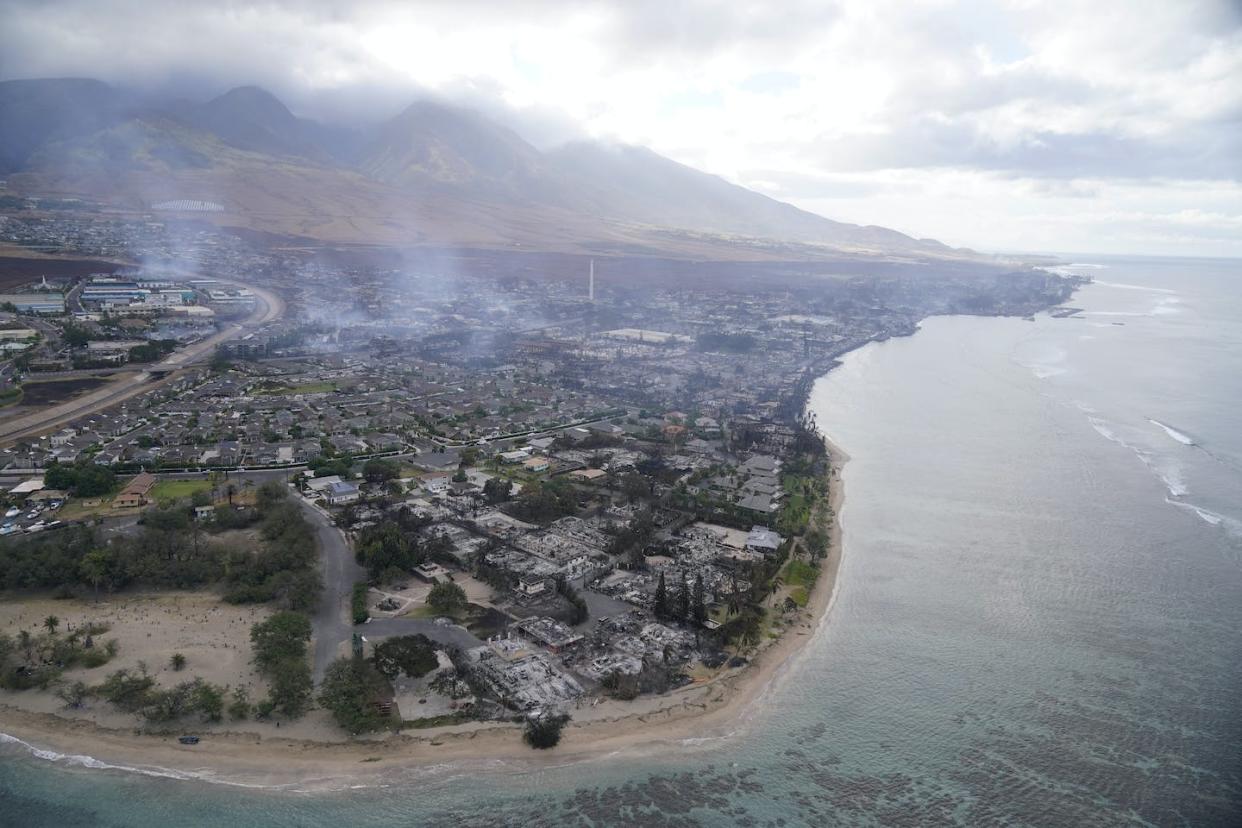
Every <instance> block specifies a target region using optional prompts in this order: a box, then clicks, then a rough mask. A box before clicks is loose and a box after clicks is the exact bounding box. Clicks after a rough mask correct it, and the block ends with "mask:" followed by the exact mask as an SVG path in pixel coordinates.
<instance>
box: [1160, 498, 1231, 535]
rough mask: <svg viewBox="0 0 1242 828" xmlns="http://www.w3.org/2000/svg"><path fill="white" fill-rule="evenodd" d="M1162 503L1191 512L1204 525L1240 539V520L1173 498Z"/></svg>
mask: <svg viewBox="0 0 1242 828" xmlns="http://www.w3.org/2000/svg"><path fill="white" fill-rule="evenodd" d="M1164 502H1165V503H1169V504H1171V505H1173V506H1176V507H1177V508H1179V509H1185V510H1186V511H1188V512H1193V513H1194V514H1195V515H1197V516H1198V517H1199V519H1200V520H1202V521H1203V522H1204V523H1206V524H1208V525H1210V526H1220V527H1221V528H1223V529H1224V530H1225V531H1226V532H1228V533H1229V534H1230V535H1232V536H1234V537H1235V538H1242V520H1237V519H1236V518H1231V517H1226V516H1225V515H1222V514H1220V513H1219V512H1213V511H1212V510H1211V509H1205V508H1203V507H1202V506H1196V505H1195V504H1193V503H1187V502H1186V501H1184V500H1176V499H1174V498H1168V497H1166V498H1165V499H1164Z"/></svg>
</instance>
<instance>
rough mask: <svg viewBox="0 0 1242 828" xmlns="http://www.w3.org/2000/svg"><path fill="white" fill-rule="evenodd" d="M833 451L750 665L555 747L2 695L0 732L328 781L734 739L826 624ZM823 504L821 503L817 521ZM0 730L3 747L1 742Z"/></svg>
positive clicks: (158, 763) (835, 544)
mask: <svg viewBox="0 0 1242 828" xmlns="http://www.w3.org/2000/svg"><path fill="white" fill-rule="evenodd" d="M825 444H826V445H827V448H828V453H829V458H830V472H829V481H828V482H829V485H828V498H827V502H826V503H825V504H823V506H826V507H827V509H828V510H830V512H831V523H830V526H829V531H828V554H827V556H826V557H825V558H824V559H823V560H822V561H821V563H820V574H819V577H818V578H817V579H816V582H815V585H814V587H813V588H812V590H811V593H810V596H809V600H808V602H807V607H806V609H805V610H804V611H803V613H802V615H801V616H800V617H799V618H798V620H797V621H796V622H795V623H794V624H793V625H791V626H790V627H788V628H786V629H785V630H784V631H783V632H782V634H781V635H780V637H779V638H777V639H775V640H771V641H770V643H768V644H766V645H764V646H761V648H760V649H759V650H758V652H756V653H755V654H754V655H753V656H752V657H751V660H750V662H749V663H748V664H747V665H745V666H743V667H740V668H737V669H735V670H732V671H730V672H728V673H725V674H723V675H721V676H718V677H716V678H714V679H712V680H710V681H708V682H705V683H703V684H698V685H690V686H688V687H685V688H682V689H680V690H677V691H674V692H672V693H668V694H664V695H661V696H653V697H648V698H639V699H637V700H634V701H630V702H621V701H607V702H602V703H600V704H599V705H597V706H594V707H591V708H585V709H581V710H575V711H573V717H574V718H573V722H572V723H571V725H570V726H569V727H568V728H567V729H566V731H565V737H564V740H563V741H562V743H561V745H560V746H558V747H557V748H555V749H553V750H550V751H533V750H531V749H530V748H529V747H528V746H526V745H525V743H524V742H523V741H522V731H521V728H518V727H516V726H513V725H504V724H496V723H491V722H477V723H471V724H467V725H461V726H457V727H454V728H445V729H440V730H436V731H426V732H421V733H420V732H418V731H405V732H402V733H400V734H396V735H392V734H385V735H380V736H377V737H374V738H362V739H357V740H352V741H336V742H333V741H316V740H308V739H297V738H280V737H273V736H272V735H271V734H270V732H268V733H262V734H261V733H256V732H249V731H246V730H245V724H244V723H242V724H241V725H240V726H239V728H238V729H234V730H227V731H212V732H210V733H209V734H208V735H207V738H205V739H204V740H203V743H202V744H201V745H199V746H196V747H185V746H182V745H179V744H178V743H177V740H176V738H175V736H174V735H172V734H171V733H170V734H167V735H154V734H144V733H140V732H138V731H137V729H134V728H108V727H104V726H102V725H99V724H96V723H95V722H92V721H90V720H88V719H81V718H69V717H65V716H59V715H56V714H54V713H44V712H35V711H31V710H26V709H21V708H18V707H14V706H12V705H9V704H3V703H0V734H5V735H7V736H8V737H10V739H11V740H18V741H20V742H22V743H24V744H25V745H26V747H27V749H28V750H30V752H31V753H33V754H34V755H36V756H39V757H40V758H44V759H48V760H52V761H61V762H64V763H67V764H73V765H81V766H88V767H94V768H104V769H109V768H111V769H119V770H125V771H130V772H138V773H146V774H150V775H158V776H167V777H172V778H183V779H199V780H203V781H208V782H216V783H222V784H234V785H240V786H245V787H255V788H276V789H282V788H283V789H293V790H334V789H341V788H344V787H348V786H349V785H350V784H366V781H367V780H368V779H371V780H374V779H376V778H378V777H379V776H381V775H383V774H385V773H388V772H392V771H396V770H400V769H420V770H424V771H429V772H430V771H431V770H432V769H440V770H443V769H444V768H446V767H453V768H456V769H467V768H471V767H474V766H479V767H480V768H482V769H486V768H487V767H489V766H491V767H494V766H496V764H497V763H501V764H505V765H509V764H510V763H511V766H512V767H514V769H524V770H537V769H539V768H545V767H550V766H558V765H564V764H568V763H575V762H585V761H591V760H597V759H600V758H603V757H607V756H617V755H625V756H627V757H641V756H645V755H666V754H669V753H671V752H674V751H678V750H688V749H694V746H697V745H704V744H710V743H714V742H718V741H720V740H724V739H728V738H731V737H733V736H736V735H737V734H738V733H739V732H740V731H742V730H743V729H745V727H747V725H748V723H749V722H750V721H751V720H752V719H753V718H754V717H755V716H756V715H758V714H759V713H760V712H761V708H760V701H759V700H760V698H761V697H762V696H764V695H767V694H768V692H769V691H770V690H771V689H772V688H773V687H774V686H776V685H777V684H778V683H779V682H781V681H782V680H783V679H784V678H785V677H786V676H788V674H789V672H790V670H791V668H792V667H793V666H794V664H795V663H796V662H797V659H798V656H800V655H801V654H802V653H804V652H805V651H806V645H807V644H808V643H809V642H810V641H811V640H812V639H813V637H814V635H815V633H816V631H818V630H819V629H820V628H821V627H823V626H824V625H825V624H826V623H827V618H828V612H829V610H830V609H831V606H832V601H833V597H834V595H835V594H836V581H837V575H838V572H839V569H840V564H841V559H842V556H843V551H844V550H843V548H842V532H841V521H840V513H841V508H842V506H843V505H844V497H845V493H844V485H843V481H842V469H843V467H844V465H845V463H846V462H848V460H849V457H848V455H846V454H845V453H844V452H843V451H842V450H841V449H840V448H839V447H837V446H836V445H834V444H833V443H832V442H831V441H830V440H828V439H827V438H825ZM823 506H821V510H820V512H819V515H820V519H823V517H824V516H823V511H822V509H823ZM10 739H4V738H0V744H3V743H4V742H7V741H10Z"/></svg>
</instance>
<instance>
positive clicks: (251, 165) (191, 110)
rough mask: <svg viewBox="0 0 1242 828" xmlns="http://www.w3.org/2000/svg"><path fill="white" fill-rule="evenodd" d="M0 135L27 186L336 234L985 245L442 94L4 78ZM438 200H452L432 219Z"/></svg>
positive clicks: (876, 249) (893, 247)
mask: <svg viewBox="0 0 1242 828" xmlns="http://www.w3.org/2000/svg"><path fill="white" fill-rule="evenodd" d="M0 147H6V148H8V149H7V150H6V151H3V152H0V174H6V173H7V174H8V175H9V177H10V182H11V184H12V185H15V186H16V187H17V188H18V189H22V190H26V191H30V192H34V191H38V190H40V189H42V190H45V191H50V192H61V193H69V192H76V193H81V194H85V195H91V196H98V197H103V198H121V199H124V200H126V201H127V202H131V203H134V204H135V206H137V205H138V203H145V204H147V205H150V204H152V203H156V202H157V201H162V200H172V199H198V200H206V201H217V202H219V203H221V204H223V205H224V206H225V207H226V212H227V213H228V215H226V216H224V217H222V220H230V219H233V220H239V221H241V222H243V223H245V224H247V225H248V226H251V227H252V228H253V229H262V230H269V231H290V232H297V233H300V234H307V235H309V236H310V237H312V238H320V239H323V240H326V241H350V242H369V241H376V242H379V243H386V242H389V241H392V239H391V238H390V237H392V236H398V237H401V236H404V235H408V234H410V233H411V232H412V233H414V235H415V236H416V237H418V238H419V239H420V240H421V241H425V242H435V241H441V242H448V243H458V242H463V243H464V242H468V241H475V240H479V239H487V240H490V243H501V244H504V243H509V244H519V245H534V246H538V245H539V244H540V243H541V239H542V240H546V242H547V243H549V244H551V243H553V242H555V243H556V244H565V243H567V242H569V241H571V240H572V238H573V237H574V235H575V234H577V236H578V237H579V241H580V242H591V241H609V242H611V241H617V240H618V239H622V238H630V237H633V236H641V237H644V238H647V239H648V240H649V241H650V238H649V237H650V236H651V233H650V231H652V230H657V229H658V230H661V231H673V232H674V233H676V232H681V233H685V234H688V235H695V236H699V237H703V236H711V235H716V236H719V237H720V239H721V242H722V243H724V244H731V245H734V246H736V245H737V244H738V243H739V240H745V239H755V240H771V241H775V242H787V243H792V244H796V245H801V246H806V247H807V248H808V250H809V253H808V255H813V254H814V251H815V248H816V247H818V246H822V247H824V248H825V249H826V250H831V252H833V253H834V254H840V253H842V252H847V253H853V254H857V255H872V256H876V255H881V256H882V255H893V256H912V257H932V258H942V257H947V258H960V257H975V256H976V254H974V253H973V252H972V251H966V250H955V249H952V248H949V247H947V246H945V245H943V244H941V243H940V242H936V241H934V240H928V239H918V238H915V237H912V236H909V235H906V234H904V233H900V232H898V231H896V230H891V229H888V228H883V227H874V226H860V225H854V224H848V223H844V222H838V221H834V220H832V219H829V218H825V217H823V216H819V215H817V214H814V213H810V212H807V211H804V210H801V209H800V208H798V207H795V206H793V205H791V204H788V203H785V202H782V201H779V200H777V199H773V198H771V197H769V196H766V195H763V194H761V193H758V192H755V191H752V190H749V189H747V188H745V187H742V186H740V185H737V184H734V183H732V182H729V181H727V180H726V179H724V178H722V177H720V176H716V175H713V174H711V173H707V172H703V171H700V170H697V169H694V168H692V167H689V166H686V165H684V164H680V163H678V162H676V161H673V160H672V159H669V158H665V157H664V156H661V155H659V154H658V153H655V152H654V151H652V150H650V149H648V148H646V147H635V146H626V145H609V144H603V143H599V142H582V141H579V142H572V143H569V144H565V145H563V146H560V147H557V148H554V149H551V150H548V151H541V150H539V149H537V148H535V147H534V146H533V145H532V144H530V143H529V142H528V141H526V140H525V139H524V138H523V137H522V136H521V135H520V134H518V133H517V132H516V131H514V130H513V129H511V128H509V127H508V126H505V125H503V124H501V123H498V122H496V121H494V120H491V119H489V118H487V117H486V116H485V115H483V114H481V113H479V112H477V111H475V110H472V109H466V108H462V107H458V106H455V105H452V104H447V103H443V102H440V101H435V100H431V99H420V100H417V101H415V102H413V103H412V104H411V105H410V106H408V107H407V108H406V109H404V110H402V111H401V112H400V113H398V114H397V115H395V116H393V117H392V118H390V119H388V120H386V121H384V122H382V123H380V124H378V125H377V126H374V127H370V128H358V127H354V126H349V125H339V124H335V125H334V124H324V123H320V122H317V121H313V120H310V119H305V118H300V117H298V116H296V115H295V114H294V113H293V112H292V111H290V110H289V109H288V107H287V106H285V104H284V103H283V102H281V101H280V100H279V98H277V97H276V96H275V95H273V94H271V93H270V92H268V91H266V90H264V89H262V88H261V87H257V86H241V87H236V88H234V89H230V90H228V91H226V92H225V93H223V94H222V95H219V96H216V97H215V98H212V99H210V100H208V101H205V102H202V103H196V102H193V101H176V102H171V103H169V102H158V101H150V100H143V99H142V98H141V97H140V96H137V95H134V94H132V93H129V92H126V91H125V90H120V89H117V88H115V87H111V86H108V85H107V84H103V83H102V82H100V81H95V80H92V79H41V80H28V81H3V82H0ZM431 204H434V205H435V206H436V207H437V208H440V210H439V212H440V213H441V214H437V215H429V210H428V208H429V207H430V206H431ZM347 205H348V206H347ZM346 209H348V210H350V211H352V215H346V214H344V213H341V210H346ZM316 212H318V213H320V214H321V216H320V219H321V220H316V217H315V213H316ZM329 219H330V220H329ZM541 223H542V224H541ZM558 225H559V226H558ZM662 236H664V237H667V236H668V232H664V233H663V234H662ZM657 244H658V243H657ZM751 246H752V247H754V246H755V245H751ZM804 253H807V251H804Z"/></svg>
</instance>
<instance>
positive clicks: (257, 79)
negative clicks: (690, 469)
mask: <svg viewBox="0 0 1242 828" xmlns="http://www.w3.org/2000/svg"><path fill="white" fill-rule="evenodd" d="M68 75H75V76H90V77H97V78H100V79H103V80H106V81H110V82H113V83H118V84H124V85H136V86H143V87H146V88H148V89H153V90H159V91H168V92H174V93H181V94H186V95H190V96H194V97H207V96H210V95H214V94H218V93H219V92H222V91H224V90H226V89H228V88H229V87H231V86H235V85H240V84H244V83H257V84H260V85H263V86H265V87H267V88H268V89H270V90H271V91H273V92H275V93H276V94H278V95H280V96H281V97H282V98H283V99H284V100H286V102H287V103H289V104H290V106H291V108H293V109H294V111H295V112H298V113H299V114H305V115H309V116H315V117H342V116H349V117H352V118H378V117H382V116H388V115H391V114H394V113H395V112H396V111H397V110H398V109H400V108H403V106H404V105H405V104H407V103H408V102H409V100H410V99H411V98H412V97H414V96H415V95H417V94H420V93H422V94H426V93H427V92H430V93H434V94H438V95H443V96H448V97H450V98H453V99H456V100H459V101H463V102H467V103H469V104H471V105H473V106H476V107H479V108H482V109H485V110H487V111H489V112H492V113H501V114H502V115H503V117H505V118H506V119H507V120H508V121H509V122H510V124H511V125H513V126H514V127H515V128H517V129H518V130H519V131H520V132H522V133H523V134H524V135H525V136H526V137H528V138H529V139H530V140H532V141H534V142H535V143H537V144H540V145H547V144H550V143H554V142H557V141H561V140H566V139H568V138H571V137H575V136H580V135H586V136H593V137H599V138H607V139H617V140H622V141H626V142H630V143H638V144H645V145H647V146H650V147H651V148H652V149H654V150H656V151H657V152H660V153H663V154H665V155H668V156H670V157H672V158H675V159H676V160H678V161H682V162H684V163H687V164H691V165H693V166H695V167H698V168H700V169H703V170H707V171H709V172H714V173H717V174H719V175H722V176H724V177H726V178H728V179H730V180H732V181H735V182H738V183H740V184H743V185H745V186H748V187H752V188H754V189H757V190H760V191H761V192H764V193H767V194H769V195H772V196H774V197H777V198H781V199H784V200H787V201H791V202H793V203H795V204H797V205H799V206H801V207H804V208H806V209H809V210H813V211H815V212H818V213H821V214H823V215H826V216H828V217H830V218H835V219H839V220H844V221H853V222H858V223H863V224H882V225H886V226H889V227H894V228H897V229H899V230H902V231H904V232H907V233H911V234H913V235H917V236H930V237H934V238H938V239H940V240H942V241H944V242H947V243H949V244H953V245H968V246H972V247H976V248H979V249H985V250H1047V251H1084V252H1120V253H1125V252H1148V253H1174V254H1188V255H1242V0H1165V2H1146V1H1145V0H1125V2H1111V0H1069V1H1068V2H1035V1H1034V0H1012V2H990V3H989V2H951V1H950V0H926V1H925V2H917V1H916V0H842V2H811V3H805V2H800V0H779V2H763V3H749V2H745V0H730V1H726V2H719V3H705V2H693V1H691V2H673V0H650V1H648V0H628V2H617V3H591V2H583V3H572V4H571V3H553V2H543V0H521V2H481V1H480V2H471V1H470V0H456V1H455V2H451V1H448V0H446V2H408V1H407V2H378V1H377V2H368V0H355V2H349V3H334V2H303V3H289V2H268V3H242V2H224V3H211V2H202V3H184V4H182V3H153V2H149V0H38V1H37V2H10V0H0V77H3V78H5V79H8V78H19V77H49V76H68Z"/></svg>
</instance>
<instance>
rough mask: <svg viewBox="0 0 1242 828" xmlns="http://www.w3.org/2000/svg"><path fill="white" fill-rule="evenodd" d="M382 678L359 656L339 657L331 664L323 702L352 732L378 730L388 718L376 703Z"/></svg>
mask: <svg viewBox="0 0 1242 828" xmlns="http://www.w3.org/2000/svg"><path fill="white" fill-rule="evenodd" d="M381 681H382V680H381V679H380V678H379V677H378V674H376V673H375V671H374V670H373V669H372V668H371V666H370V665H369V664H367V662H365V661H363V660H362V659H359V658H338V659H337V660H336V661H334V662H332V664H330V665H329V666H328V671H327V673H326V674H324V678H323V684H322V685H321V686H320V688H319V703H320V704H321V705H323V706H324V707H325V708H326V709H327V710H328V711H329V712H330V713H331V714H332V718H333V719H334V720H335V721H336V723H337V724H338V725H340V726H341V727H342V728H344V729H345V730H347V731H349V732H350V733H366V732H368V731H372V730H378V729H379V728H381V727H383V726H384V724H385V722H386V721H388V718H389V717H387V716H385V715H384V714H383V713H381V712H380V710H379V708H378V706H377V705H376V704H375V702H376V701H378V700H379V694H380V691H381V690H382V687H381Z"/></svg>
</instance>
